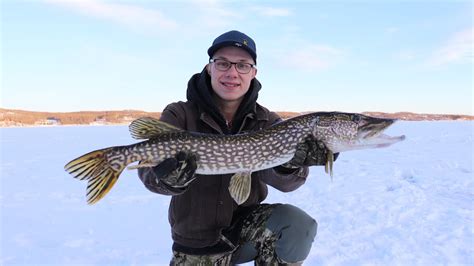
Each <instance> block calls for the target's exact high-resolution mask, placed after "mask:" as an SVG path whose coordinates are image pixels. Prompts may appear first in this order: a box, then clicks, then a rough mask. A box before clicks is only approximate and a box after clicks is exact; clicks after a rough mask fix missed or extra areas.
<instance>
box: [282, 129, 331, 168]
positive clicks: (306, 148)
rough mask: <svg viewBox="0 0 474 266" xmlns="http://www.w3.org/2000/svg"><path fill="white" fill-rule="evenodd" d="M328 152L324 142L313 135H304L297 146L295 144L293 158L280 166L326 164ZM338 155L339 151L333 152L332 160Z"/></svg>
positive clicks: (295, 166)
mask: <svg viewBox="0 0 474 266" xmlns="http://www.w3.org/2000/svg"><path fill="white" fill-rule="evenodd" d="M329 153H330V151H329V150H328V149H327V148H326V146H325V145H324V143H322V142H321V141H318V140H317V139H316V138H315V137H313V136H312V135H310V136H308V137H306V139H305V140H304V141H303V142H301V143H299V144H298V146H296V152H295V155H294V156H293V158H292V159H291V160H290V161H289V162H287V163H284V164H282V165H281V166H282V167H285V168H289V169H295V168H301V167H304V166H312V165H326V162H327V161H328V154H329ZM338 156H339V153H334V154H333V158H334V159H333V161H336V159H337V157H338Z"/></svg>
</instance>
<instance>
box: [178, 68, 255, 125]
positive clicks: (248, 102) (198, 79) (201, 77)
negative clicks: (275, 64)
mask: <svg viewBox="0 0 474 266" xmlns="http://www.w3.org/2000/svg"><path fill="white" fill-rule="evenodd" d="M261 87H262V86H261V84H260V82H259V81H258V80H257V79H256V78H255V79H253V80H252V82H251V84H250V89H249V91H248V92H247V93H246V94H245V96H244V99H243V100H242V104H241V105H240V106H239V109H238V110H237V112H236V114H235V118H234V123H233V126H232V128H231V129H229V128H228V127H227V124H226V121H225V119H224V117H223V116H222V114H221V112H220V111H219V109H218V107H217V105H216V103H215V102H214V98H213V96H212V95H213V93H214V92H213V90H212V86H211V77H210V76H209V74H208V73H207V70H206V68H204V69H203V70H202V71H201V73H197V74H194V75H193V76H192V77H191V79H190V80H189V82H188V89H187V92H186V96H187V99H188V101H190V102H193V103H195V104H196V106H197V107H198V110H199V112H200V118H201V120H203V121H205V122H206V123H207V124H208V125H209V126H211V127H212V128H213V129H215V130H216V131H217V132H220V133H222V134H236V133H238V132H240V131H241V130H242V128H243V126H244V124H245V123H244V122H245V120H247V119H248V118H250V116H249V115H250V114H252V115H254V116H255V114H258V113H257V110H256V109H257V98H258V92H259V91H260V89H261ZM207 116H210V117H207ZM257 119H258V117H257Z"/></svg>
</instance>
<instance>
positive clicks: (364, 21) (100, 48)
mask: <svg viewBox="0 0 474 266" xmlns="http://www.w3.org/2000/svg"><path fill="white" fill-rule="evenodd" d="M235 10H238V11H239V12H235ZM472 10H473V3H472V2H471V1H444V2H434V3H432V2H429V1H421V0H420V1H416V2H397V1H391V0H389V1H384V2H382V3H380V2H363V3H361V2H358V3H356V2H353V1H342V2H337V3H331V2H325V1H322V2H306V1H302V2H290V1H276V2H273V3H271V4H270V3H267V2H265V3H261V2H257V1H248V2H243V3H238V2H228V1H197V0H194V1H179V2H168V1H158V2H151V1H138V2H135V1H128V0H126V1H98V0H84V1H62V0H39V1H20V2H19V1H2V2H1V13H2V15H1V22H2V43H1V44H2V49H1V53H2V60H1V68H2V73H1V75H2V92H1V95H0V96H1V97H0V98H1V104H0V105H1V107H2V108H5V109H16V110H25V111H34V112H61V113H67V112H81V111H83V112H87V111H97V112H101V111H114V110H137V111H145V112H162V111H163V109H164V108H165V107H166V105H167V104H169V103H171V102H176V101H184V100H186V86H187V83H188V80H189V78H191V76H192V75H193V74H195V73H198V72H200V71H201V70H202V68H203V67H204V65H205V64H206V63H207V61H208V56H207V49H208V48H209V46H210V45H211V43H212V41H213V40H214V39H215V38H216V37H217V36H218V35H220V34H222V33H224V32H226V31H228V30H233V29H236V30H239V31H242V32H244V33H246V34H248V35H249V36H250V37H251V38H253V39H254V40H255V42H256V45H257V55H258V56H257V68H258V73H257V79H258V80H259V81H260V82H261V83H262V86H263V87H262V90H261V91H260V93H259V100H258V102H259V103H260V104H262V105H264V106H265V107H267V108H269V109H270V110H272V111H276V112H308V111H315V110H321V111H322V110H327V111H336V110H337V111H343V112H358V113H360V112H384V113H397V112H410V113H417V114H452V115H471V116H472V115H474V109H473V103H472V99H473V95H472V63H473V54H472V44H473V42H472V39H473V37H472V36H473V26H472Z"/></svg>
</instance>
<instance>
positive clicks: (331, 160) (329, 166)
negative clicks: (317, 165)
mask: <svg viewBox="0 0 474 266" xmlns="http://www.w3.org/2000/svg"><path fill="white" fill-rule="evenodd" d="M333 163H334V153H333V152H332V151H328V155H327V160H326V165H325V166H324V171H325V172H326V173H328V174H329V175H330V176H331V180H332V175H333V172H332V166H333Z"/></svg>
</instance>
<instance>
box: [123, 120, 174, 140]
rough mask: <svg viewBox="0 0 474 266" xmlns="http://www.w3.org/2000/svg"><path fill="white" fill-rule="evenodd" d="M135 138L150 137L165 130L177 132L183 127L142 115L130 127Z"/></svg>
mask: <svg viewBox="0 0 474 266" xmlns="http://www.w3.org/2000/svg"><path fill="white" fill-rule="evenodd" d="M128 129H129V130H130V134H131V135H132V137H133V138H134V139H149V138H153V137H155V136H157V135H159V134H163V133H165V132H177V131H182V130H181V129H179V128H177V127H175V126H172V125H170V124H168V123H165V122H163V121H160V120H158V119H156V118H153V117H141V118H138V119H136V120H134V121H132V123H131V124H130V126H129V127H128Z"/></svg>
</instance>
